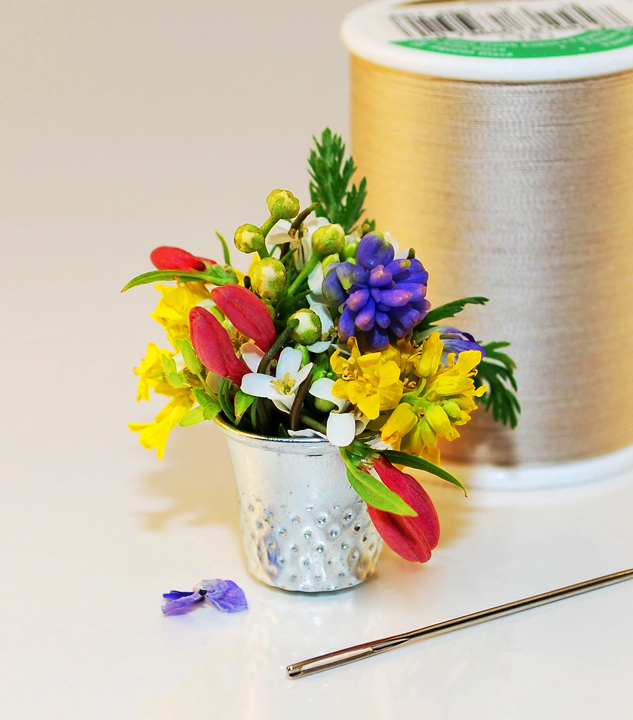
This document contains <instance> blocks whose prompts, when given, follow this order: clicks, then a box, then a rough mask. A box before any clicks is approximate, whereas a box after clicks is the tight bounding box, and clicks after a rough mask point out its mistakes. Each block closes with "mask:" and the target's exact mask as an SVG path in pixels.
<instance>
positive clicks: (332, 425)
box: [309, 378, 368, 447]
mask: <svg viewBox="0 0 633 720" xmlns="http://www.w3.org/2000/svg"><path fill="white" fill-rule="evenodd" d="M333 385H334V380H332V379H330V378H319V379H318V380H316V381H315V382H313V383H312V385H311V387H310V390H309V392H310V395H314V397H317V398H321V400H327V401H328V402H331V403H333V404H334V405H336V410H332V412H331V413H330V414H329V415H328V419H327V439H328V440H329V441H330V442H331V443H332V445H337V446H338V447H347V446H348V445H349V444H350V443H351V442H353V440H354V438H355V437H356V435H358V433H361V432H362V431H363V430H364V429H365V427H366V425H367V422H368V420H367V418H365V417H364V416H360V417H359V418H357V417H356V415H355V414H354V413H353V412H343V410H345V409H346V407H347V406H348V405H349V403H348V402H347V400H344V399H343V398H339V397H336V396H335V395H332V387H333Z"/></svg>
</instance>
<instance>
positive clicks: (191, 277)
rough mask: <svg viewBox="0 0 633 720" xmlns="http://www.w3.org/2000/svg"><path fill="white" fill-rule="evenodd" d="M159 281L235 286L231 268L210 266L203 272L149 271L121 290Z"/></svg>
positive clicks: (234, 277) (235, 278)
mask: <svg viewBox="0 0 633 720" xmlns="http://www.w3.org/2000/svg"><path fill="white" fill-rule="evenodd" d="M161 280H180V281H182V282H196V281H197V282H204V283H210V284H211V285H229V284H234V285H235V284H237V275H236V274H235V271H234V270H233V269H232V268H225V267H224V266H222V265H211V267H209V268H207V270H205V272H179V271H174V270H150V272H146V273H143V274H142V275H137V276H136V277H135V278H133V279H132V280H130V282H129V283H128V284H127V285H126V286H125V287H124V288H123V290H121V292H125V291H126V290H129V289H130V288H133V287H137V286H138V285H147V284H148V283H154V282H160V281H161Z"/></svg>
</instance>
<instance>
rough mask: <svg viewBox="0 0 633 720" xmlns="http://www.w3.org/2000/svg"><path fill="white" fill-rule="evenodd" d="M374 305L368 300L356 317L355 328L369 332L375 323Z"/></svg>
mask: <svg viewBox="0 0 633 720" xmlns="http://www.w3.org/2000/svg"><path fill="white" fill-rule="evenodd" d="M375 312H376V303H375V302H374V301H373V300H372V299H371V298H369V300H368V301H367V304H366V305H365V307H364V308H363V309H362V310H361V311H360V312H359V313H358V315H357V316H356V327H357V328H360V329H361V330H371V329H372V328H373V327H374V323H375V322H376V316H375Z"/></svg>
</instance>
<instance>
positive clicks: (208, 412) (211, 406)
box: [193, 388, 222, 420]
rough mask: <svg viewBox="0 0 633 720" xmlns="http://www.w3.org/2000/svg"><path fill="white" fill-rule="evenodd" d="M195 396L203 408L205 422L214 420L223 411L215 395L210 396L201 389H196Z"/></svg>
mask: <svg viewBox="0 0 633 720" xmlns="http://www.w3.org/2000/svg"><path fill="white" fill-rule="evenodd" d="M193 394H194V396H195V398H196V400H197V401H198V402H199V403H200V405H201V406H202V409H203V413H204V419H205V420H213V418H214V417H215V416H216V415H217V414H218V413H219V412H220V411H221V410H222V406H221V405H220V401H219V400H218V399H217V398H216V397H215V396H214V395H209V394H208V393H206V392H205V391H204V390H200V389H199V388H194V390H193Z"/></svg>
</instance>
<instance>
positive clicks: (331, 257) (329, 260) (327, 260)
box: [321, 253, 341, 275]
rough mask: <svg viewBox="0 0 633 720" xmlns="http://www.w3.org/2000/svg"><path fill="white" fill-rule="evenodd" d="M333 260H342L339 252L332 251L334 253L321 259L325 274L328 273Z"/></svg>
mask: <svg viewBox="0 0 633 720" xmlns="http://www.w3.org/2000/svg"><path fill="white" fill-rule="evenodd" d="M333 262H336V263H337V262H341V258H340V257H339V255H338V253H332V255H328V256H327V257H324V258H323V260H321V265H322V266H323V274H324V275H327V271H326V268H327V266H328V265H329V264H330V263H333Z"/></svg>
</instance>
